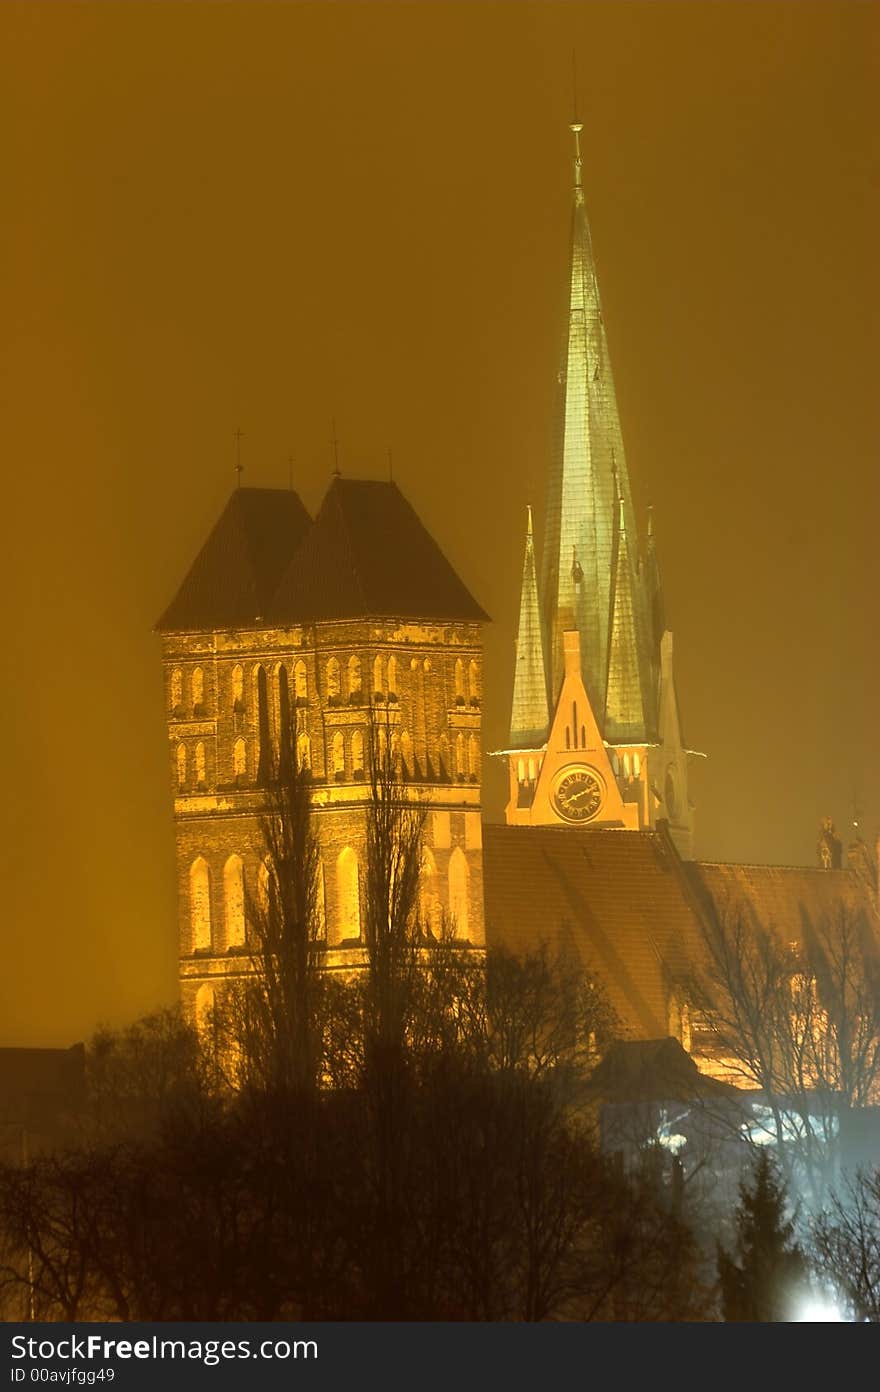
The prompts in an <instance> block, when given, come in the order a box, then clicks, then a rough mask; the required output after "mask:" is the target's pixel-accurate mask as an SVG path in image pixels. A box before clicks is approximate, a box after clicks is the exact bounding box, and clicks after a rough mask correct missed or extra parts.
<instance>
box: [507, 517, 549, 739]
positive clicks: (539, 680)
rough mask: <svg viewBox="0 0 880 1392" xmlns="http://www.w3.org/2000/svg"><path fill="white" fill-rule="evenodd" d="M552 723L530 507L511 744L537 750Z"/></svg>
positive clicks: (517, 646)
mask: <svg viewBox="0 0 880 1392" xmlns="http://www.w3.org/2000/svg"><path fill="white" fill-rule="evenodd" d="M549 723H550V713H549V710H548V708H547V680H546V676H545V672H544V646H543V643H542V641H541V610H540V606H539V604H538V579H537V575H536V574H535V547H534V540H533V537H532V509H531V508H529V509H528V523H527V527H526V553H525V559H524V560H523V575H522V594H521V597H520V604H519V627H518V628H517V633H516V668H515V670H514V675H513V709H512V711H511V716H510V743H511V745H512V746H513V747H515V748H518V749H529V748H531V749H534V748H535V747H536V746H538V745H540V744H543V742H544V740H545V739H546V737H547V727H548V725H549Z"/></svg>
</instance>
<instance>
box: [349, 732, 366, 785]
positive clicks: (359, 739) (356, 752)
mask: <svg viewBox="0 0 880 1392" xmlns="http://www.w3.org/2000/svg"><path fill="white" fill-rule="evenodd" d="M351 771H352V775H353V776H354V777H355V778H357V779H361V778H363V776H364V736H363V731H361V730H352V733H351Z"/></svg>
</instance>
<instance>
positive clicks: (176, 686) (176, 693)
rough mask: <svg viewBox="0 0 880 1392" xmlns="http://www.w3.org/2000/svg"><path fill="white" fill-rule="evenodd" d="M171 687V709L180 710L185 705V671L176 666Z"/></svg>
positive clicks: (172, 674)
mask: <svg viewBox="0 0 880 1392" xmlns="http://www.w3.org/2000/svg"><path fill="white" fill-rule="evenodd" d="M170 689H171V694H170V697H169V699H170V701H171V709H172V711H178V710H180V707H181V706H182V705H183V672H182V671H181V670H180V668H179V667H175V668H174V669H173V671H172V673H171V682H170Z"/></svg>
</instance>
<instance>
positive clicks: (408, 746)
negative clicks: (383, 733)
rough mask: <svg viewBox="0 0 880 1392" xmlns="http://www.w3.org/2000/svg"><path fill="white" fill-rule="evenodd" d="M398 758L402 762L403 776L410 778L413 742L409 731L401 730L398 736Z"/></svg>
mask: <svg viewBox="0 0 880 1392" xmlns="http://www.w3.org/2000/svg"><path fill="white" fill-rule="evenodd" d="M400 757H401V759H402V760H403V770H402V772H403V776H404V778H411V777H412V774H413V742H412V736H411V734H410V732H409V730H403V731H402V732H401V736H400Z"/></svg>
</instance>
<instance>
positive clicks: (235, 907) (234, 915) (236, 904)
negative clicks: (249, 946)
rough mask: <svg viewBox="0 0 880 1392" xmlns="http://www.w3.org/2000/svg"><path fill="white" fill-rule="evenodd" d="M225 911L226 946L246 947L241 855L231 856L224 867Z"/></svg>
mask: <svg viewBox="0 0 880 1392" xmlns="http://www.w3.org/2000/svg"><path fill="white" fill-rule="evenodd" d="M223 911H224V914H225V916H226V946H227V947H244V865H243V864H242V860H241V856H240V855H231V856H230V857H229V859H228V860H227V862H226V864H225V865H224V867H223Z"/></svg>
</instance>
